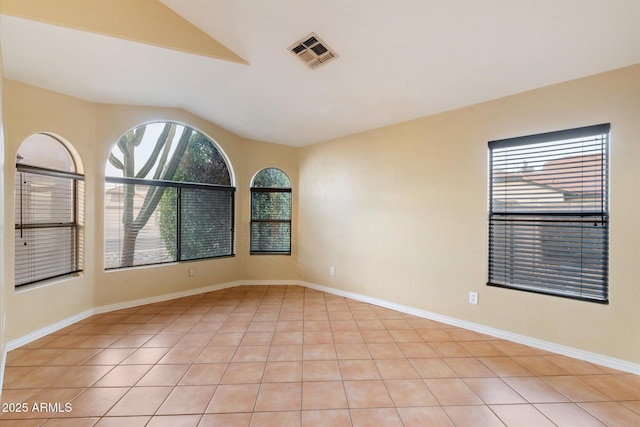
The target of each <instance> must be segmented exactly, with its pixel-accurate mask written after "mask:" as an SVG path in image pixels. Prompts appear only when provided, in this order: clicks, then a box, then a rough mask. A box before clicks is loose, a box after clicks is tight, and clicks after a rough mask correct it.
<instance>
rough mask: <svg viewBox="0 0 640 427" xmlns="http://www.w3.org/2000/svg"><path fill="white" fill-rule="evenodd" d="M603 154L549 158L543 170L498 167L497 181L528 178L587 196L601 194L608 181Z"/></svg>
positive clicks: (495, 178) (566, 191) (529, 181)
mask: <svg viewBox="0 0 640 427" xmlns="http://www.w3.org/2000/svg"><path fill="white" fill-rule="evenodd" d="M603 171H604V167H603V156H602V155H601V154H595V155H588V156H567V157H561V158H558V159H553V160H549V161H548V162H546V163H545V164H544V166H543V167H542V169H541V170H538V171H534V172H524V173H512V172H506V171H504V170H497V171H495V172H494V174H493V178H494V180H495V181H496V182H506V183H509V182H513V183H515V182H520V183H525V182H528V183H530V184H534V185H539V186H544V187H548V188H551V189H554V190H556V191H560V192H562V193H565V194H567V193H569V194H574V195H576V196H586V195H594V194H601V193H602V191H603V188H604V186H606V181H605V180H604V179H603V175H602V174H603Z"/></svg>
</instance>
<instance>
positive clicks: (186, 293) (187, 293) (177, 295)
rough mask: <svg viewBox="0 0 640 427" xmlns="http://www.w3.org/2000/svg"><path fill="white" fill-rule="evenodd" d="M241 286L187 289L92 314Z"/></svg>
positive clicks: (103, 309) (115, 305) (123, 303)
mask: <svg viewBox="0 0 640 427" xmlns="http://www.w3.org/2000/svg"><path fill="white" fill-rule="evenodd" d="M242 284H243V282H241V281H236V282H227V283H221V284H219V285H211V286H206V287H204V288H195V289H189V290H187V291H181V292H174V293H171V294H164V295H158V296H153V297H148V298H141V299H137V300H133V301H125V302H119V303H115V304H109V305H103V306H101V307H97V308H95V309H94V312H95V314H103V313H109V312H111V311H116V310H124V309H125V308H132V307H139V306H141V305H147V304H155V303H157V302H163V301H169V300H172V299H177V298H184V297H190V296H192V295H199V294H204V293H207V292H212V291H219V290H222V289H227V288H233V287H236V286H239V285H242Z"/></svg>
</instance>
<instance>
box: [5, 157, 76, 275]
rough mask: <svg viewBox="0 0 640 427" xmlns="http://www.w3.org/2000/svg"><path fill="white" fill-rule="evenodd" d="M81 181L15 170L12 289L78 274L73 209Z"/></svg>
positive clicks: (28, 168)
mask: <svg viewBox="0 0 640 427" xmlns="http://www.w3.org/2000/svg"><path fill="white" fill-rule="evenodd" d="M83 179H84V178H83V176H82V175H78V174H75V173H71V172H62V171H56V170H51V169H45V168H39V167H33V166H27V165H21V164H18V165H17V172H16V180H15V192H14V194H15V196H14V197H15V285H16V287H19V286H24V285H28V284H32V283H36V282H40V281H43V280H47V279H52V278H56V277H60V276H66V275H71V274H75V273H78V272H80V271H82V267H81V265H80V260H81V259H82V257H81V251H82V248H81V245H80V239H79V234H80V232H79V227H78V223H79V221H78V212H79V211H80V209H78V207H79V206H82V195H83V193H84V192H83V190H82V187H83V184H84V181H83Z"/></svg>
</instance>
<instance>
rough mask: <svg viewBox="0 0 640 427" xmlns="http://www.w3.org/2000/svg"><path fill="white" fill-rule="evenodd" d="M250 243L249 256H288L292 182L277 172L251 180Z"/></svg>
mask: <svg viewBox="0 0 640 427" xmlns="http://www.w3.org/2000/svg"><path fill="white" fill-rule="evenodd" d="M250 240H251V242H250V253H251V254H252V255H256V254H265V255H291V181H290V180H289V177H288V176H287V174H286V173H284V172H283V171H281V170H280V169H276V168H266V169H262V170H261V171H260V172H258V173H257V174H256V175H255V176H254V177H253V180H252V182H251V237H250Z"/></svg>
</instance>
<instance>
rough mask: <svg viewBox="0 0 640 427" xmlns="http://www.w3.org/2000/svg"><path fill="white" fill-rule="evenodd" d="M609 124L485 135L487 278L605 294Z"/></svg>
mask: <svg viewBox="0 0 640 427" xmlns="http://www.w3.org/2000/svg"><path fill="white" fill-rule="evenodd" d="M609 129H610V125H609V124H603V125H597V126H589V127H584V128H578V129H570V130H565V131H559V132H550V133H545V134H539V135H531V136H525V137H520V138H511V139H505V140H500V141H491V142H489V281H488V285H490V286H499V287H505V288H511V289H519V290H524V291H532V292H539V293H545V294H552V295H558V296H563V297H568V298H575V299H581V300H587V301H594V302H600V303H607V302H608V290H607V287H608V285H607V280H608V278H607V275H608V231H609V212H608V174H609V171H608V163H609V162H608V145H609Z"/></svg>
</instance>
